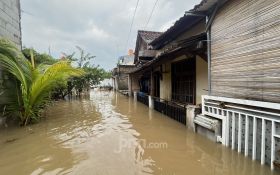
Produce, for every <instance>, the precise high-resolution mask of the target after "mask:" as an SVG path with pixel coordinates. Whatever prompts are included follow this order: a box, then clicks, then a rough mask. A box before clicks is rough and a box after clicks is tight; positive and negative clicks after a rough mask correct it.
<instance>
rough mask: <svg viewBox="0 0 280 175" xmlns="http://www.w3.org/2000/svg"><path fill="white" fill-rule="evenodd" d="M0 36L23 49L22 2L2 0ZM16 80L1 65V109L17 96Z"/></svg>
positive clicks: (0, 6) (0, 0)
mask: <svg viewBox="0 0 280 175" xmlns="http://www.w3.org/2000/svg"><path fill="white" fill-rule="evenodd" d="M0 37H1V38H2V37H3V38H6V39H9V40H11V41H12V42H14V43H15V44H16V46H17V47H18V48H19V49H21V26H20V2H19V0H0ZM15 89H16V84H15V80H14V79H13V78H11V76H10V75H8V74H7V73H5V72H3V71H1V67H0V111H2V109H3V106H4V105H6V104H8V103H10V101H11V100H12V99H14V97H15V96H16V93H15V91H14V90H15Z"/></svg>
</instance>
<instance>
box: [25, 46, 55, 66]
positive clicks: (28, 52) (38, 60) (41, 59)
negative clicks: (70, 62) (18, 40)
mask: <svg viewBox="0 0 280 175" xmlns="http://www.w3.org/2000/svg"><path fill="white" fill-rule="evenodd" d="M22 53H23V55H24V56H25V58H27V59H28V60H29V61H31V57H34V60H35V64H36V65H39V64H46V65H52V64H54V63H56V62H58V61H59V60H58V59H55V58H53V57H52V56H50V55H48V54H45V53H43V54H41V53H38V52H37V51H36V50H34V49H33V48H24V49H23V50H22Z"/></svg>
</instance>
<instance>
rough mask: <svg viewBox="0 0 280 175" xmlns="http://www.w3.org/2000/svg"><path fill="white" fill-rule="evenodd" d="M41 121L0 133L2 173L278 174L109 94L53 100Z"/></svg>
mask: <svg viewBox="0 0 280 175" xmlns="http://www.w3.org/2000/svg"><path fill="white" fill-rule="evenodd" d="M46 115H47V117H46V119H45V120H43V121H41V122H40V123H38V124H35V125H32V126H29V127H26V128H7V129H3V130H1V131H0V174H3V175H13V174H15V175H21V174H32V175H36V174H90V175H91V174H92V175H107V174H108V175H111V174H112V175H138V174H139V175H140V174H151V175H153V174H163V175H181V174H182V175H185V174H190V175H259V174H265V175H270V174H276V172H274V173H273V172H271V171H270V168H269V166H261V165H260V163H259V162H254V161H251V159H250V158H246V157H244V156H243V155H242V154H238V153H237V152H236V151H232V150H230V149H228V148H225V147H224V146H222V145H220V144H216V143H213V142H211V141H209V140H207V139H206V138H204V137H202V136H200V135H197V134H194V133H192V132H191V131H188V130H187V129H186V127H185V126H184V125H182V124H180V123H177V122H175V121H173V120H172V119H169V118H168V117H166V116H164V115H162V114H160V113H158V112H156V111H153V110H149V109H148V107H146V106H145V105H143V104H141V103H137V102H134V101H133V99H131V98H128V97H125V96H122V95H120V94H115V93H113V92H111V93H109V92H98V91H92V92H91V95H90V97H88V98H85V99H82V100H72V101H60V102H55V103H54V105H53V106H51V107H49V109H48V110H47V111H46Z"/></svg>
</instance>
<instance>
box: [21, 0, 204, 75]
mask: <svg viewBox="0 0 280 175" xmlns="http://www.w3.org/2000/svg"><path fill="white" fill-rule="evenodd" d="M156 1H157V3H156V6H155V8H154V11H153V14H152V16H151V19H150V21H149V23H148V25H147V26H146V24H147V21H148V19H149V16H150V14H151V12H152V9H153V6H154V4H155V2H156ZM199 2H200V0H139V3H138V8H137V11H136V13H135V18H134V23H133V25H132V30H131V34H130V35H129V31H130V26H131V23H132V19H133V14H134V10H135V7H136V4H137V0H21V7H22V39H23V46H25V47H33V48H34V49H36V50H37V51H39V52H42V53H50V54H51V55H52V56H53V57H56V58H59V57H61V55H62V53H67V54H71V53H73V52H77V50H76V46H80V47H81V48H83V49H84V50H85V51H86V52H88V53H91V54H92V55H94V56H96V57H95V58H94V59H93V60H92V64H94V65H100V67H103V68H104V69H106V70H111V69H112V68H113V67H115V66H116V63H117V59H118V58H119V56H122V55H126V54H127V51H128V49H134V48H135V42H136V37H137V31H138V30H149V31H160V32H164V31H166V30H167V29H168V28H169V27H171V26H172V25H173V24H174V22H175V21H176V20H178V19H179V18H180V17H181V16H183V15H184V13H185V11H187V10H190V9H192V8H193V7H194V5H195V4H198V3H199ZM145 26H146V27H145Z"/></svg>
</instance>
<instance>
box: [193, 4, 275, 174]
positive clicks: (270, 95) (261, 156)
mask: <svg viewBox="0 0 280 175" xmlns="http://www.w3.org/2000/svg"><path fill="white" fill-rule="evenodd" d="M191 13H194V14H205V15H207V16H208V19H209V20H208V23H207V27H206V30H207V31H208V33H209V38H208V39H209V42H208V44H209V49H208V52H209V55H208V65H209V83H210V84H209V95H207V96H203V98H202V115H198V116H197V117H198V118H201V117H202V118H203V117H207V118H208V119H217V120H219V121H220V122H221V126H222V128H221V135H220V138H218V140H219V139H220V141H221V142H222V144H224V145H226V146H229V147H231V148H232V149H233V150H237V151H238V152H240V153H243V154H244V155H245V156H250V157H251V158H252V159H253V160H259V161H260V162H261V164H265V163H266V164H269V165H270V166H271V169H274V167H275V165H277V166H278V165H279V154H278V153H277V151H278V150H279V148H280V147H279V138H280V137H279V131H278V129H277V128H279V125H280V118H279V117H280V104H279V103H280V98H279V95H280V86H279V84H280V74H279V73H280V72H279V70H280V69H279V67H280V63H279V61H280V52H279V49H280V42H279V41H280V40H279V39H280V36H279V29H280V23H279V19H280V1H278V0H267V1H264V0H255V1H250V0H228V1H225V0H204V1H202V2H201V3H200V4H198V5H197V6H196V7H195V8H194V9H192V10H191Z"/></svg>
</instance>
